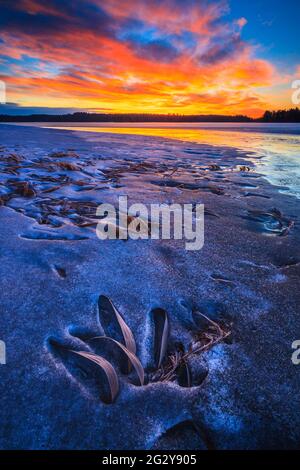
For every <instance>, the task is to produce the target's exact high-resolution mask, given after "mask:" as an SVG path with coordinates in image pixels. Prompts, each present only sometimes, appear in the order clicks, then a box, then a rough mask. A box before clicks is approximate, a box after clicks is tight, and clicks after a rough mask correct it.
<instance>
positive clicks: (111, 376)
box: [71, 350, 119, 403]
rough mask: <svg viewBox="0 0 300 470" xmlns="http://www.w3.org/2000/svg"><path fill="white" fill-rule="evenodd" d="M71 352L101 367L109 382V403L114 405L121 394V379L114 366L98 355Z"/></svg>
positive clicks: (85, 352)
mask: <svg viewBox="0 0 300 470" xmlns="http://www.w3.org/2000/svg"><path fill="white" fill-rule="evenodd" d="M71 352H72V353H74V354H77V355H78V356H81V357H83V358H84V359H87V360H88V361H91V362H92V363H94V364H96V365H97V366H99V367H101V369H102V370H103V372H104V373H105V375H106V378H107V382H108V385H109V389H110V400H109V403H113V402H114V401H115V399H116V396H117V395H118V393H119V379H118V376H117V373H116V371H115V369H114V367H113V366H112V364H111V363H110V362H109V361H107V360H106V359H104V357H102V356H98V355H97V354H94V353H91V352H87V351H73V350H71Z"/></svg>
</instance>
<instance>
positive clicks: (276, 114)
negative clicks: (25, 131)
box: [0, 108, 300, 122]
mask: <svg viewBox="0 0 300 470" xmlns="http://www.w3.org/2000/svg"><path fill="white" fill-rule="evenodd" d="M0 122H300V110H299V108H295V109H289V110H279V111H266V112H265V113H264V115H263V116H262V117H261V118H259V119H251V118H249V117H247V116H243V115H237V116H224V115H203V114H199V115H181V114H137V113H136V114H133V113H129V114H128V113H127V114H102V113H82V112H77V113H73V114H31V115H28V116H27V115H24V116H10V115H7V114H0Z"/></svg>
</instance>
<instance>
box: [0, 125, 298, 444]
mask: <svg viewBox="0 0 300 470" xmlns="http://www.w3.org/2000/svg"><path fill="white" fill-rule="evenodd" d="M0 146H1V148H0V152H1V153H0V165H1V167H0V178H1V180H0V183H1V184H0V188H1V193H0V194H1V200H2V203H3V205H2V207H0V222H1V235H0V237H1V242H0V243H1V244H0V253H1V265H0V274H1V306H0V308H1V317H0V322H1V339H2V340H4V341H5V342H6V346H7V365H5V366H4V365H1V366H0V374H1V381H0V387H1V411H0V421H1V431H0V446H1V448H10V449H11V448H24V449H62V448H64V449H66V448H67V449H87V448H89V449H130V448H136V449H138V448H151V447H155V448H158V447H162V448H185V447H186V448H188V447H189V446H190V445H192V446H193V448H199V449H203V448H219V449H222V448H263V447H268V448H269V447H273V448H275V447H285V448H294V447H297V446H298V443H299V438H300V435H299V429H300V428H299V424H300V418H299V413H298V409H299V405H300V403H299V394H298V393H297V390H299V385H300V373H299V371H298V370H297V367H295V366H293V364H292V362H291V352H292V351H291V344H292V342H293V341H294V340H295V339H299V338H297V335H298V333H299V331H300V320H299V305H300V293H299V273H300V270H299V266H300V253H299V227H298V218H299V207H298V205H297V199H294V198H291V197H289V196H284V195H281V194H279V193H278V192H277V190H276V189H275V188H274V187H272V186H270V185H269V184H268V183H267V182H265V181H264V180H263V179H262V178H260V177H259V175H257V174H255V173H254V172H252V171H250V172H240V171H238V170H237V168H238V166H239V165H245V161H244V159H243V154H242V153H241V152H236V151H235V149H233V148H232V149H231V148H222V147H212V146H208V145H196V144H191V143H186V142H179V141H178V142H177V141H174V140H168V139H159V138H153V137H141V136H139V137H135V136H117V135H110V134H102V135H94V134H92V133H89V135H87V134H84V133H82V134H75V133H72V132H67V131H56V130H46V129H32V128H30V127H24V128H23V127H21V126H20V127H10V126H1V127H0ZM12 155H15V157H12ZM60 161H62V162H65V163H66V162H67V163H70V164H72V165H75V166H76V168H75V169H74V168H71V167H70V166H69V167H68V165H65V166H63V165H57V163H58V162H60ZM216 164H217V165H218V166H220V170H217V171H216V169H215V167H212V166H213V165H216ZM49 176H50V177H51V178H52V179H53V181H52V180H50V178H49ZM78 181H82V184H81V183H80V184H79V185H78ZM170 181H171V182H172V183H171V184H170ZM18 182H21V183H22V185H20V184H19V185H18V184H16V183H18ZM25 182H28V183H30V186H29V187H28V186H24V183H25ZM244 184H245V185H250V184H251V185H253V186H255V187H251V193H255V192H257V193H259V194H262V195H264V196H268V198H269V199H266V198H264V197H263V198H260V197H255V196H254V195H251V194H250V195H247V196H246V195H245V193H247V192H248V191H249V190H248V189H247V188H245V187H244ZM31 190H32V191H31ZM121 194H122V195H123V194H127V195H128V196H129V199H130V200H132V201H133V202H146V203H150V202H167V203H171V202H182V203H183V202H185V203H187V202H188V203H191V202H202V203H204V204H205V207H206V218H205V223H206V229H205V230H206V231H205V245H204V248H203V250H201V251H199V252H192V253H191V252H187V251H185V249H184V241H154V240H153V241H147V240H145V241H133V240H128V241H126V242H124V241H122V240H114V241H105V242H103V241H99V240H98V239H97V237H96V234H95V226H93V225H87V226H85V225H84V222H91V221H93V219H94V216H95V214H94V213H93V210H94V208H95V207H96V205H97V204H98V203H99V202H111V203H117V196H118V195H121ZM273 209H276V210H277V211H279V212H280V214H281V217H282V218H284V220H292V221H293V222H294V223H295V225H294V226H293V227H292V228H291V230H289V231H288V233H286V234H284V236H281V234H280V233H277V232H276V233H269V231H266V230H264V227H263V225H262V224H261V218H259V220H257V219H256V220H255V219H254V220H253V217H248V216H249V211H259V213H260V214H266V213H267V214H268V213H270V211H271V210H273ZM279 212H277V215H278V214H279ZM278 217H279V215H278ZM253 228H255V229H253ZM100 294H104V295H107V296H109V297H110V298H111V299H113V301H114V303H115V304H116V305H117V307H118V308H119V310H120V312H121V313H122V315H123V317H124V319H125V320H126V322H127V323H128V325H129V326H130V328H131V329H132V331H133V332H134V335H135V339H136V343H137V353H138V356H139V357H140V359H141V360H142V362H143V365H144V366H146V365H147V363H148V362H149V360H150V359H151V355H152V353H153V352H152V349H151V344H152V341H151V335H152V333H151V327H150V324H149V314H150V311H151V310H152V309H153V308H155V307H161V308H164V309H165V310H166V311H167V312H168V314H169V319H170V325H171V333H170V344H171V345H172V344H174V343H175V342H178V341H180V342H181V343H182V344H183V346H184V347H188V345H189V344H190V341H191V338H192V336H193V334H194V333H195V331H196V330H197V329H198V328H199V325H198V326H197V321H196V319H195V315H194V314H193V313H194V312H195V311H196V310H200V311H202V312H203V313H204V314H206V315H207V316H209V317H210V318H212V319H213V320H224V319H225V320H226V321H230V322H232V330H233V334H232V340H231V342H229V343H226V344H222V345H219V346H217V347H216V348H215V349H213V350H211V351H210V352H208V353H206V354H205V355H203V357H202V358H201V360H200V359H199V360H195V361H194V363H193V364H192V370H193V385H194V386H193V387H191V388H189V389H188V388H185V387H180V386H179V385H177V384H176V383H156V384H151V385H146V386H144V387H138V386H135V385H133V384H132V383H131V382H130V381H129V380H128V378H127V377H126V376H123V377H122V379H121V392H120V395H119V397H118V399H117V401H116V402H115V404H113V405H106V404H104V403H103V402H102V401H101V400H100V395H99V396H98V393H97V388H95V387H94V386H91V384H90V382H89V380H88V379H87V377H86V376H85V375H84V374H83V375H81V376H80V374H79V375H76V374H73V369H72V364H70V362H69V360H68V358H66V357H65V356H64V355H62V356H59V355H55V354H53V351H52V350H51V348H49V344H48V340H49V337H54V338H56V339H57V341H59V342H61V343H62V344H64V345H66V346H74V344H77V345H78V341H80V340H79V339H78V338H75V337H74V336H72V332H74V331H76V328H77V329H78V328H80V329H82V328H83V329H89V330H92V331H99V332H101V324H100V319H99V312H98V308H97V302H98V296H99V295H100ZM74 329H75V330H74ZM205 368H207V369H208V374H207V375H206V373H203V370H204V369H205ZM200 377H202V378H204V381H202V379H201V380H200ZM191 443H192V444H191Z"/></svg>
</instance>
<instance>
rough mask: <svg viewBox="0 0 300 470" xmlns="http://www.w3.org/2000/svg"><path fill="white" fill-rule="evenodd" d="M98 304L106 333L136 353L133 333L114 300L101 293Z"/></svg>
mask: <svg viewBox="0 0 300 470" xmlns="http://www.w3.org/2000/svg"><path fill="white" fill-rule="evenodd" d="M98 306H99V315H101V324H102V326H103V328H104V331H105V333H106V335H107V336H110V337H112V338H115V339H116V340H117V341H119V342H121V343H124V344H125V346H126V348H127V349H128V351H130V352H132V353H133V354H135V353H136V344H135V340H134V336H133V333H132V331H131V329H130V328H129V326H128V325H127V324H126V322H125V321H124V319H123V317H122V316H121V314H120V313H119V312H118V310H117V308H116V307H115V306H114V304H113V303H112V301H111V300H110V299H109V298H108V297H106V296H105V295H100V297H99V300H98Z"/></svg>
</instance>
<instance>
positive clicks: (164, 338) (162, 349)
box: [152, 308, 169, 368]
mask: <svg viewBox="0 0 300 470" xmlns="http://www.w3.org/2000/svg"><path fill="white" fill-rule="evenodd" d="M152 316H153V321H154V360H155V365H156V367H157V368H159V367H160V366H161V365H162V362H163V360H164V357H165V355H166V352H167V345H168V336H169V320H168V314H167V312H166V311H165V310H163V309H162V308H156V309H154V310H153V311H152Z"/></svg>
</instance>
